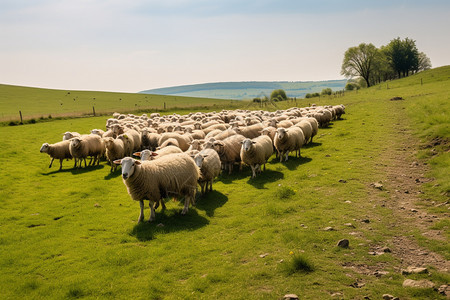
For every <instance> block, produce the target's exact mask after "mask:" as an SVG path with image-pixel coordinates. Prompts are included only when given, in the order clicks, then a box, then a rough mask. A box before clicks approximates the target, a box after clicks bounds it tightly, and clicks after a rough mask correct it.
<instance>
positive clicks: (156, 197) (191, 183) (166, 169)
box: [114, 153, 200, 222]
mask: <svg viewBox="0 0 450 300" xmlns="http://www.w3.org/2000/svg"><path fill="white" fill-rule="evenodd" d="M114 163H116V164H121V165H122V179H123V183H124V184H125V186H126V188H127V191H128V194H129V195H130V196H131V198H132V199H133V200H136V201H139V205H140V208H141V211H140V214H139V218H138V222H142V221H143V220H144V200H149V202H150V203H149V206H150V210H151V212H150V217H149V219H148V221H149V222H151V221H153V220H155V208H154V203H155V202H156V203H159V201H160V200H161V199H162V198H165V197H167V196H168V195H169V194H173V195H175V196H177V197H184V208H183V211H182V212H181V214H182V215H185V214H186V213H187V212H188V210H189V203H192V204H193V205H195V193H196V190H197V181H198V178H199V177H200V170H199V168H198V167H197V166H196V165H195V163H194V161H193V160H192V158H191V157H190V156H189V155H187V154H185V153H179V154H171V155H167V156H165V157H162V158H160V159H157V160H153V161H143V162H141V161H139V160H135V159H133V158H131V157H125V158H123V159H121V160H116V161H114ZM162 203H164V202H162ZM163 208H164V205H163Z"/></svg>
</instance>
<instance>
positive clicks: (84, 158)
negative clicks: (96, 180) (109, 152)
mask: <svg viewBox="0 0 450 300" xmlns="http://www.w3.org/2000/svg"><path fill="white" fill-rule="evenodd" d="M83 159H84V167H85V168H86V167H87V166H86V158H83ZM80 168H81V162H80Z"/></svg>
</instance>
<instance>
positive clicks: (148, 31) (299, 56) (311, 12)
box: [0, 0, 450, 92]
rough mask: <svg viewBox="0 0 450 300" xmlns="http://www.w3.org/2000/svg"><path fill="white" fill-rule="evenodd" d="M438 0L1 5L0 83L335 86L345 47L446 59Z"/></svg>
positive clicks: (443, 8)
mask: <svg viewBox="0 0 450 300" xmlns="http://www.w3.org/2000/svg"><path fill="white" fill-rule="evenodd" d="M449 29H450V1H448V0H426V1H423V0H421V1H416V0H409V1H406V0H377V1H362V0H358V1H354V0H239V1H238V0H0V83H2V84H12V85H22V86H32V87H43V88H54V89H64V90H95V91H114V92H138V91H142V90H147V89H153V88H162V87H170V86H177V85H186V84H197V83H208V82H223V81H320V80H334V79H343V78H344V77H343V76H342V75H341V74H340V70H341V64H342V60H343V57H344V53H345V51H346V50H347V49H348V48H350V47H353V46H357V45H359V44H360V43H373V44H374V45H375V46H377V47H380V46H382V45H386V44H388V43H389V41H390V40H392V39H394V38H397V37H400V38H402V39H403V38H406V37H408V38H411V39H413V40H415V41H416V45H417V48H418V49H419V51H422V52H425V54H426V55H427V56H428V57H429V58H430V59H431V63H432V65H433V67H439V66H443V65H449V64H450V55H449V54H450V30H449Z"/></svg>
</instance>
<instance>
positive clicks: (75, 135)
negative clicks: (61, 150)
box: [63, 131, 81, 141]
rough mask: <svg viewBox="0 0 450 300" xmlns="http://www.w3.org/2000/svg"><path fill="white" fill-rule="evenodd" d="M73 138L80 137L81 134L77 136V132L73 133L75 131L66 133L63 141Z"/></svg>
mask: <svg viewBox="0 0 450 300" xmlns="http://www.w3.org/2000/svg"><path fill="white" fill-rule="evenodd" d="M73 137H81V134H79V133H78V132H75V131H73V132H70V131H66V132H65V133H64V134H63V141H67V140H70V139H71V138H73Z"/></svg>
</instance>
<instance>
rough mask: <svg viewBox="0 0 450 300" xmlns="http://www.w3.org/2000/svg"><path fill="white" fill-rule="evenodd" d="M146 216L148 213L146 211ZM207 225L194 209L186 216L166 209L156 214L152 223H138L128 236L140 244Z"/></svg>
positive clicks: (179, 211)
mask: <svg viewBox="0 0 450 300" xmlns="http://www.w3.org/2000/svg"><path fill="white" fill-rule="evenodd" d="M146 213H147V216H148V214H149V213H150V212H149V211H146ZM208 224H209V221H208V219H206V218H204V217H202V216H200V215H199V214H198V213H197V211H196V210H195V208H190V209H189V212H188V213H187V214H186V215H184V216H183V215H181V210H179V209H166V210H165V211H159V212H157V213H156V219H155V220H154V221H153V222H147V221H144V222H140V223H137V224H136V225H134V227H133V228H132V229H131V230H130V232H129V235H130V236H133V237H135V238H136V239H138V240H139V241H141V242H146V241H151V240H154V239H156V236H157V235H158V234H168V233H172V232H178V231H192V230H196V229H199V228H201V227H204V226H206V225H208Z"/></svg>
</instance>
